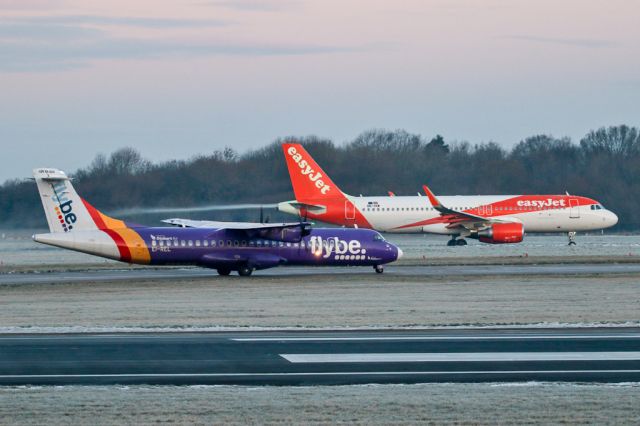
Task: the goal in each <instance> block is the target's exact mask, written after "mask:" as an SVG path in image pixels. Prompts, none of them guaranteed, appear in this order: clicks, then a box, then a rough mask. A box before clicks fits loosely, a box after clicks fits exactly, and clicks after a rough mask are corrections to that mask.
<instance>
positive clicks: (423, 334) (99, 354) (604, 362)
mask: <svg viewBox="0 0 640 426" xmlns="http://www.w3.org/2000/svg"><path fill="white" fill-rule="evenodd" d="M529 380H540V381H571V382H633V381H640V329H638V328H621V329H611V328H601V329H597V328H590V329H552V330H530V329H529V330H524V329H522V330H513V329H510V330H505V329H502V330H497V329H496V330H487V329H475V330H472V329H467V330H453V331H452V330H430V331H424V330H419V331H333V332H332V331H323V332H318V331H299V332H273V331H270V332H235V333H234V332H225V333H222V332H219V333H144V334H137V333H136V334H133V333H129V334H127V333H124V334H76V335H73V334H59V335H1V336H0V384H1V385H24V384H34V385H36V384H37V385H40V384H50V385H65V384H174V385H185V384H244V385H327V384H359V383H420V382H482V381H492V382H505V381H529Z"/></svg>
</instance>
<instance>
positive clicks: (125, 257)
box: [80, 198, 131, 262]
mask: <svg viewBox="0 0 640 426" xmlns="http://www.w3.org/2000/svg"><path fill="white" fill-rule="evenodd" d="M80 199H81V200H82V203H83V204H84V206H85V207H86V209H87V211H88V212H89V215H91V219H93V222H94V223H95V224H96V226H97V227H98V229H100V230H101V231H104V232H105V233H106V234H107V235H108V236H110V237H111V239H112V240H113V242H114V243H116V247H118V252H120V260H122V261H123V262H131V250H129V246H127V243H126V242H125V241H124V238H122V237H121V236H120V234H118V233H117V232H116V231H114V230H113V229H109V228H107V225H106V224H105V223H104V220H102V217H101V216H100V213H99V212H98V210H96V208H95V207H93V206H92V205H91V204H89V203H88V202H86V201H85V199H84V198H80Z"/></svg>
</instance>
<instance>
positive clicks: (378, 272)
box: [373, 265, 384, 274]
mask: <svg viewBox="0 0 640 426" xmlns="http://www.w3.org/2000/svg"><path fill="white" fill-rule="evenodd" d="M373 269H374V270H375V271H376V274H381V273H383V272H384V268H383V267H382V266H380V265H375V266H374V267H373Z"/></svg>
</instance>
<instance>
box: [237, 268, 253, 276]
mask: <svg viewBox="0 0 640 426" xmlns="http://www.w3.org/2000/svg"><path fill="white" fill-rule="evenodd" d="M252 272H253V268H251V267H249V266H241V267H240V269H238V275H240V276H241V277H248V276H249V275H251V273H252Z"/></svg>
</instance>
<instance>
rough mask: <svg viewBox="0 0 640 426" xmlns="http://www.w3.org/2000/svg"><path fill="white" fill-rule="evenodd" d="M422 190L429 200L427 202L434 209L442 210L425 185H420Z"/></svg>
mask: <svg viewBox="0 0 640 426" xmlns="http://www.w3.org/2000/svg"><path fill="white" fill-rule="evenodd" d="M422 189H423V190H424V193H425V194H427V197H428V198H429V202H430V203H431V205H432V206H433V207H435V208H436V209H439V208H442V204H440V201H438V199H437V198H436V196H435V195H433V192H431V190H430V189H429V187H428V186H427V185H422Z"/></svg>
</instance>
